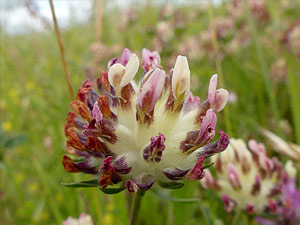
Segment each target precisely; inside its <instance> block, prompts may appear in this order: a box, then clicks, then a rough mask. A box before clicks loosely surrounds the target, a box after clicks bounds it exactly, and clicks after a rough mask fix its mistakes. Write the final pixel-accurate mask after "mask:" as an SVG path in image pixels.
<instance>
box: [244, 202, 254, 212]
mask: <svg viewBox="0 0 300 225" xmlns="http://www.w3.org/2000/svg"><path fill="white" fill-rule="evenodd" d="M246 211H247V212H248V214H253V213H255V207H254V205H252V204H247V206H246Z"/></svg>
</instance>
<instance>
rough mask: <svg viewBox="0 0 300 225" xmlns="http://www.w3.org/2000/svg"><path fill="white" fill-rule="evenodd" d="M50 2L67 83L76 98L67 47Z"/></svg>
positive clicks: (71, 94) (50, 0)
mask: <svg viewBox="0 0 300 225" xmlns="http://www.w3.org/2000/svg"><path fill="white" fill-rule="evenodd" d="M49 3H50V7H51V13H52V18H53V23H54V29H55V33H56V36H57V42H58V46H59V51H60V56H61V61H62V63H63V67H64V70H65V77H66V80H67V83H68V88H69V93H70V97H71V99H72V100H74V92H73V87H72V83H71V78H70V73H69V69H68V65H67V60H66V56H65V49H64V45H63V42H62V39H61V35H60V31H59V27H58V24H57V20H56V16H55V11H54V5H53V1H52V0H49Z"/></svg>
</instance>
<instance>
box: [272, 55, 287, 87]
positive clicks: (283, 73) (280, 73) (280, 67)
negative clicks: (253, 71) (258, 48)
mask: <svg viewBox="0 0 300 225" xmlns="http://www.w3.org/2000/svg"><path fill="white" fill-rule="evenodd" d="M287 75H288V71H287V65H286V61H285V59H284V58H279V59H277V60H276V61H275V62H274V63H272V65H271V69H270V73H269V76H270V78H271V79H273V80H274V81H275V82H277V83H278V82H283V81H286V79H287Z"/></svg>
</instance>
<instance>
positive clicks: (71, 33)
mask: <svg viewBox="0 0 300 225" xmlns="http://www.w3.org/2000/svg"><path fill="white" fill-rule="evenodd" d="M191 2H192V3H193V4H175V3H174V2H172V1H169V3H170V4H171V5H172V4H173V8H174V11H176V12H180V15H181V16H183V18H184V23H183V24H182V25H180V26H177V27H171V30H172V33H173V37H172V38H171V39H170V40H168V43H167V45H166V46H164V47H162V48H160V54H161V58H162V65H165V66H167V67H168V68H170V66H168V65H167V62H170V61H171V62H172V57H173V56H174V55H176V54H182V53H181V52H180V51H179V47H178V46H179V45H180V44H181V43H183V42H185V41H186V40H187V39H188V38H189V37H191V36H194V35H199V34H201V32H203V31H204V30H207V29H208V28H211V27H213V26H212V25H213V24H214V21H215V19H216V18H220V17H221V18H224V17H227V16H228V13H227V6H228V2H224V3H222V4H218V5H207V6H206V7H202V6H201V5H202V4H200V3H197V1H191ZM265 2H266V5H267V9H268V11H269V14H270V19H269V21H268V22H266V23H264V24H260V23H259V22H257V21H256V20H255V19H254V18H253V16H252V15H251V12H249V9H248V7H245V8H244V10H245V11H244V16H245V18H244V20H243V23H246V24H247V26H248V27H249V31H250V32H249V39H250V43H249V45H248V46H247V47H244V48H243V47H240V46H238V48H240V49H238V50H237V51H236V52H235V53H234V54H226V53H224V54H223V56H222V57H217V56H215V57H212V58H210V57H207V56H204V57H199V58H197V57H196V58H195V59H192V60H191V59H190V60H189V64H190V70H191V74H192V80H193V83H194V85H193V93H194V94H195V95H199V96H200V98H201V99H205V98H206V96H207V88H208V83H209V79H210V77H211V76H212V75H213V74H215V73H218V74H219V77H220V82H219V86H220V87H225V88H226V89H228V90H229V92H231V93H234V94H235V97H236V101H235V102H232V103H228V104H227V106H226V110H224V111H223V112H222V113H221V114H220V116H219V117H218V128H222V129H223V130H225V132H228V133H229V134H230V136H231V137H239V138H243V139H245V140H247V139H249V138H256V139H257V140H259V141H265V139H264V138H263V137H262V136H261V135H260V133H259V132H258V129H257V127H258V126H262V127H265V128H267V129H269V130H271V131H273V132H275V133H276V134H278V135H279V136H281V137H282V138H283V139H285V140H287V141H291V142H294V143H297V144H300V91H299V87H300V86H299V85H300V67H299V65H300V64H299V62H300V59H299V58H297V57H296V56H295V55H294V54H292V53H291V51H290V50H289V49H288V48H287V47H286V46H284V45H282V44H280V43H279V39H278V38H277V37H278V36H276V35H272V32H276V33H279V34H283V33H284V31H285V30H286V29H287V27H286V26H284V25H283V21H285V22H286V23H287V24H291V23H292V22H294V21H295V20H296V19H297V17H299V12H300V2H299V0H296V1H287V2H288V6H287V7H285V8H284V7H282V5H281V3H282V2H283V1H273V0H268V1H265ZM106 3H107V2H106V1H104V6H105V5H106ZM54 4H55V2H54ZM130 7H131V8H132V10H133V11H134V12H135V14H136V15H135V18H134V19H133V20H132V21H130V22H128V23H126V24H125V25H124V27H123V28H122V29H121V28H120V25H119V24H120V23H121V22H122V19H123V17H122V15H123V14H122V12H121V11H122V8H119V9H105V8H104V10H103V16H102V28H101V31H102V35H101V41H102V43H103V44H105V46H107V47H108V49H110V48H113V46H115V45H118V46H119V48H117V50H116V51H115V52H114V54H112V55H111V56H114V55H120V53H121V51H122V49H123V48H125V47H128V48H130V49H131V50H132V51H133V52H135V53H138V54H141V50H142V48H144V47H145V48H149V49H150V50H155V49H156V48H155V43H153V39H154V38H155V37H156V36H157V34H156V32H155V31H156V26H157V24H158V23H159V21H160V20H161V16H160V11H161V8H162V7H163V5H162V4H159V5H157V4H154V3H152V2H151V1H150V2H147V3H145V4H132V5H130ZM1 10H2V9H1ZM90 13H91V15H90V17H89V20H88V22H86V23H84V24H83V23H77V22H71V23H70V25H69V26H67V27H65V28H63V29H61V35H62V39H63V43H64V47H65V51H66V58H67V63H68V67H69V70H70V75H71V80H72V85H73V88H74V90H75V91H77V90H78V88H79V87H80V85H81V82H83V81H84V80H85V79H86V78H87V77H89V78H91V79H92V80H93V79H95V78H96V77H95V76H93V75H91V74H90V73H89V72H88V68H89V67H90V66H91V65H93V63H95V57H94V55H93V52H92V51H91V45H92V44H93V43H95V42H96V39H95V36H96V30H97V28H96V26H95V23H96V22H95V21H96V18H97V17H96V16H97V15H96V13H97V12H96V10H95V11H91V12H90ZM176 15H177V14H176ZM176 15H175V14H172V15H169V16H167V17H166V18H164V19H163V20H164V21H171V20H174V18H175V17H176ZM191 15H193V17H192V16H191ZM177 16H178V15H177ZM20 19H21V18H20ZM49 22H50V25H51V26H49V27H47V29H45V30H43V31H41V32H38V31H36V32H35V31H32V32H28V33H26V34H14V35H12V34H8V33H6V32H5V31H1V62H0V71H1V80H0V81H1V96H0V97H1V99H0V115H1V126H0V127H1V133H0V141H1V145H0V148H1V152H0V174H1V183H0V205H1V207H0V208H1V210H0V224H3V225H8V224H18V225H23V224H24V225H30V224H61V223H62V221H63V220H65V219H66V218H67V217H68V216H72V217H78V216H79V215H80V213H87V214H91V215H92V217H93V220H94V222H95V224H103V225H108V224H113V225H114V224H116V225H117V224H125V225H126V224H128V215H129V209H130V207H129V202H130V196H129V195H128V194H127V193H126V192H122V193H119V194H116V195H104V194H103V193H102V192H101V191H99V190H98V189H97V188H91V189H84V188H82V189H72V188H67V187H64V186H62V185H61V182H73V181H80V180H88V179H91V176H89V175H84V174H70V173H67V172H66V171H65V170H64V168H63V166H62V163H61V159H62V156H63V155H64V153H65V150H64V148H65V136H64V132H63V126H64V123H65V119H66V116H67V113H68V111H69V110H70V107H69V105H70V101H71V100H70V96H69V93H68V88H67V83H66V80H65V77H64V70H63V67H62V63H61V60H60V53H59V48H58V44H57V39H56V35H55V32H54V30H53V27H52V21H49ZM60 22H61V21H58V23H60ZM286 23H285V24H286ZM235 27H236V31H234V32H232V33H231V34H229V35H228V36H227V37H226V38H228V39H231V38H233V37H234V36H235V35H236V32H238V29H239V25H238V22H237V23H236V24H235ZM265 40H267V41H268V44H266V43H265ZM213 42H214V48H213V50H211V51H212V53H213V52H214V51H216V50H218V49H222V48H223V47H224V46H226V43H227V42H228V41H227V40H226V39H225V40H216V39H214V40H213ZM199 51H203V50H202V49H199ZM100 55H101V52H100ZM108 56H109V54H105V55H104V53H103V55H102V56H101V60H98V61H97V62H96V64H97V66H98V67H99V69H101V68H102V69H103V70H104V69H105V68H106V65H107V62H108V60H109V59H110V56H109V57H108ZM173 58H174V57H173ZM279 58H283V59H285V60H286V62H287V77H286V79H285V80H284V81H281V82H276V81H274V79H273V78H272V77H271V76H269V74H270V69H271V66H272V64H273V63H274V62H275V61H276V60H278V59H279ZM174 62H175V58H174V60H173V63H174ZM171 64H172V63H171ZM140 74H141V69H140ZM283 124H284V125H285V126H283ZM268 154H269V155H272V154H273V155H276V153H274V152H272V151H269V152H268ZM280 159H281V160H282V162H285V161H286V160H287V158H285V157H283V156H280ZM161 193H162V194H163V196H158V195H157V193H154V192H152V191H148V192H147V193H146V194H145V197H144V198H143V200H142V205H141V211H140V214H139V218H140V223H139V224H145V225H150V224H157V225H159V224H161V225H166V224H175V225H183V224H188V225H193V224H203V225H212V224H220V225H222V224H230V223H231V221H232V219H233V217H234V213H233V214H228V213H226V212H225V210H224V207H223V204H222V202H221V201H220V200H219V198H218V197H217V195H216V193H214V192H213V191H207V190H203V189H202V188H201V186H200V183H199V182H186V183H185V186H184V187H183V188H182V189H179V190H174V191H162V192H161ZM187 199H193V200H195V199H196V200H197V201H192V203H191V202H190V201H189V200H187ZM240 224H245V225H246V224H256V223H255V222H254V220H253V218H251V217H247V216H246V215H242V217H241V221H240Z"/></svg>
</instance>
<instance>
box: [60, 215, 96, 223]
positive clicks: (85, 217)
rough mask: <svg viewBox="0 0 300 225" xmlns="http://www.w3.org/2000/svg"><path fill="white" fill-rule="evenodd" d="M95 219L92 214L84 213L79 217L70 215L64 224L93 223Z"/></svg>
mask: <svg viewBox="0 0 300 225" xmlns="http://www.w3.org/2000/svg"><path fill="white" fill-rule="evenodd" d="M93 224H94V223H93V220H92V217H91V216H90V215H85V214H84V213H82V214H81V215H80V216H79V218H78V219H75V218H72V217H70V216H69V217H68V219H67V220H65V221H64V222H63V223H62V225H93Z"/></svg>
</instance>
